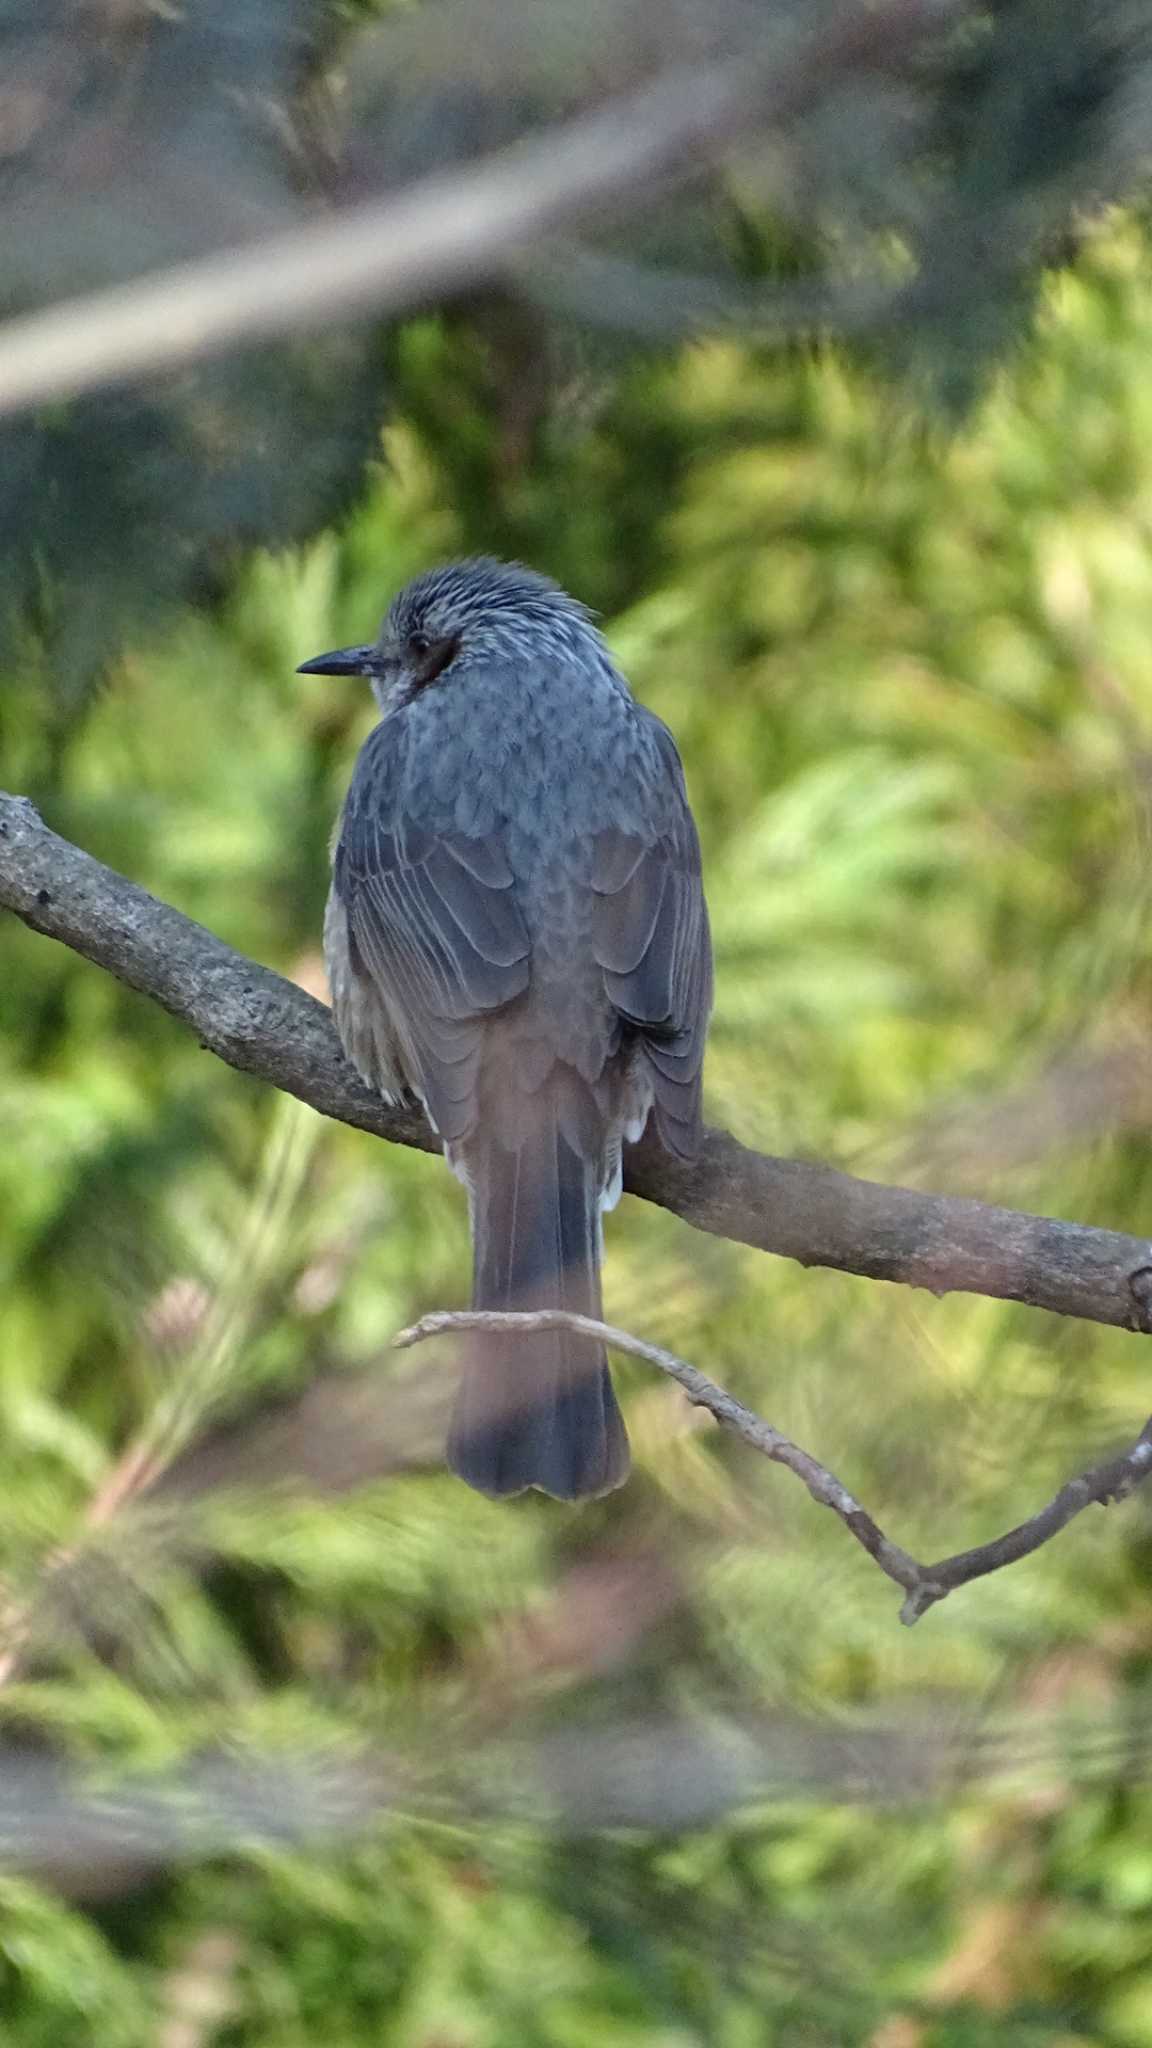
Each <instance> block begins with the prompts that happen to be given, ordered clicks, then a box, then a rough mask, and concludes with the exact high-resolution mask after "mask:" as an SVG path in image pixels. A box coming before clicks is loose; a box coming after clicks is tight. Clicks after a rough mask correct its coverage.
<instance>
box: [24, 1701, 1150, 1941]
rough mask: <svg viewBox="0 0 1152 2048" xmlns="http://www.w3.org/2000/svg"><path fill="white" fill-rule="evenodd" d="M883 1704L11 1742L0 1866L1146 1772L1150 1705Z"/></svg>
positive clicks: (198, 1853) (657, 1823) (138, 1882)
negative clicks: (217, 1736) (202, 1738)
mask: <svg viewBox="0 0 1152 2048" xmlns="http://www.w3.org/2000/svg"><path fill="white" fill-rule="evenodd" d="M890 1713H891V1718H890V1719H888V1720H884V1719H880V1718H879V1717H877V1718H875V1719H872V1718H871V1717H870V1718H868V1719H863V1718H862V1717H859V1716H854V1717H852V1718H847V1717H845V1718H844V1719H842V1720H840V1721H836V1720H834V1719H832V1718H830V1717H829V1716H827V1715H824V1716H812V1717H810V1718H804V1717H801V1716H799V1715H789V1714H782V1713H779V1712H776V1713H773V1714H772V1716H771V1717H770V1718H767V1719H763V1720H760V1719H751V1718H748V1717H744V1718H736V1717H735V1716H730V1715H724V1714H721V1713H720V1712H718V1711H716V1709H715V1707H713V1708H712V1709H711V1710H710V1711H709V1712H707V1713H706V1714H690V1713H686V1712H675V1713H674V1712H667V1713H663V1714H644V1713H635V1714H632V1715H627V1716H622V1717H619V1718H613V1719H610V1720H606V1721H601V1722H592V1721H589V1720H588V1719H587V1718H585V1719H582V1720H578V1721H577V1723H576V1724H575V1725H567V1726H564V1725H557V1724H553V1725H552V1726H550V1727H543V1728H542V1727H540V1726H538V1725H537V1726H533V1724H532V1722H531V1720H530V1719H528V1718H526V1719H525V1721H524V1722H523V1723H522V1724H521V1725H520V1726H517V1725H516V1724H515V1723H512V1725H510V1726H507V1727H506V1728H505V1729H504V1730H503V1731H502V1732H501V1733H500V1734H499V1735H496V1736H494V1737H493V1736H487V1737H485V1738H484V1740H483V1741H481V1742H477V1741H476V1740H474V1739H473V1738H472V1736H471V1734H470V1733H469V1735H468V1739H467V1740H466V1742H465V1744H464V1747H463V1749H461V1748H460V1747H458V1746H457V1745H458V1744H459V1742H460V1735H461V1731H460V1728H459V1725H458V1724H455V1725H454V1726H453V1728H452V1730H451V1732H450V1734H448V1733H446V1732H445V1731H444V1730H443V1729H440V1728H438V1727H433V1728H431V1729H429V1730H427V1731H425V1737H424V1740H423V1741H422V1742H420V1743H419V1745H418V1746H417V1745H413V1746H412V1747H411V1748H410V1749H409V1750H406V1751H401V1750H399V1749H393V1750H388V1749H385V1748H383V1747H381V1746H376V1747H375V1748H373V1749H368V1748H363V1749H360V1750H357V1749H356V1748H355V1747H354V1746H351V1745H349V1744H348V1743H346V1742H342V1743H340V1744H332V1745H329V1746H328V1747H327V1748H326V1749H320V1750H315V1749H314V1750H308V1749H305V1748H304V1747H302V1746H301V1747H299V1748H294V1749H292V1748H290V1749H287V1750H283V1751H281V1752H280V1753H279V1754H277V1755H276V1756H274V1757H272V1758H271V1759H270V1758H269V1757H268V1756H267V1755H266V1754H262V1753H261V1752H259V1751H253V1750H251V1749H247V1748H246V1747H243V1746H241V1745H240V1744H236V1745H233V1746H232V1747H230V1748H229V1750H228V1751H227V1752H221V1751H219V1750H213V1749H209V1750H207V1751H202V1752H201V1753H200V1754H199V1755H198V1756H197V1757H194V1758H192V1759H190V1760H186V1761H185V1762H184V1763H182V1764H180V1765H177V1766H175V1767H173V1768H171V1769H169V1770H166V1771H157V1770H153V1771H151V1772H150V1773H148V1774H147V1775H143V1774H141V1773H139V1772H136V1773H133V1772H130V1771H128V1770H125V1771H123V1772H121V1773H118V1774H115V1775H113V1773H112V1772H111V1771H110V1770H109V1768H108V1765H107V1763H104V1764H103V1765H102V1766H101V1768H100V1770H99V1772H98V1773H97V1774H96V1775H95V1776H94V1778H90V1779H88V1780H86V1779H85V1777H84V1775H83V1774H82V1773H81V1772H80V1771H79V1770H78V1769H76V1768H75V1767H73V1766H72V1765H70V1764H69V1763H68V1762H66V1761H65V1760H64V1759H62V1758H59V1757H56V1756H52V1755H48V1754H45V1753H43V1752H42V1751H39V1750H34V1749H22V1748H18V1747H17V1746H16V1745H15V1744H7V1745H5V1746H4V1747H2V1748H0V1869H3V1868H5V1867H7V1868H9V1869H10V1868H13V1867H15V1868H18V1869H21V1870H24V1871H27V1872H28V1873H29V1874H30V1875H31V1876H33V1877H35V1878H37V1879H38V1880H39V1881H40V1882H41V1883H43V1884H50V1885H52V1886H53V1887H54V1888H55V1889H56V1890H58V1891H60V1892H62V1893H63V1894H64V1895H65V1896H66V1897H72V1898H76V1899H80V1900H86V1901H88V1902H92V1903H97V1902H100V1901H102V1900H112V1899H115V1898H117V1897H120V1896H123V1894H125V1893H126V1892H131V1891H133V1890H137V1889H139V1888H140V1887H141V1886H143V1885H145V1884H147V1883H148V1882H149V1881H150V1880H152V1879H154V1878H155V1876H156V1875H157V1874H158V1873H159V1872H161V1871H164V1870H172V1869H173V1868H176V1867H178V1866H180V1865H182V1864H188V1863H194V1862H196V1861H198V1860H204V1859H207V1858H212V1857H219V1856H221V1855H235V1854H236V1853H237V1852H243V1851H247V1852H248V1853H252V1852H253V1851H255V1852H257V1853H258V1852H259V1851H261V1850H267V1849H271V1850H276V1849H281V1848H293V1847H301V1848H303V1847H306V1846H307V1845H309V1844H310V1843H311V1844H315V1843H317V1842H323V1841H325V1840H328V1841H346V1840H353V1839H356V1838H357V1837H359V1836H362V1835H363V1834H364V1832H365V1830H366V1829H368V1828H371V1827H373V1826H376V1825H378V1824H379V1823H380V1821H382V1820H387V1819H388V1817H389V1816H390V1815H393V1814H396V1813H403V1814H413V1813H415V1814H421V1813H423V1814H428V1815H430V1816H431V1817H432V1818H433V1819H434V1820H435V1821H437V1822H438V1823H443V1822H444V1820H445V1819H446V1818H447V1817H449V1816H451V1817H452V1818H458V1819H460V1820H471V1821H475V1820H476V1818H477V1817H479V1818H481V1819H483V1820H486V1821H489V1822H491V1821H492V1820H500V1821H509V1820H510V1821H512V1822H514V1823H523V1822H525V1821H528V1822H536V1823H540V1822H544V1823H545V1824H546V1825H547V1826H548V1827H549V1828H550V1830H551V1831H552V1832H553V1833H554V1834H555V1835H557V1836H579V1835H585V1834H592V1833H596V1832H598V1831H600V1830H602V1829H605V1828H652V1829H658V1830H661V1831H662V1832H665V1833H672V1832H680V1831H683V1830H685V1829H689V1828H704V1827H708V1826H711V1825H714V1824H715V1823H716V1822H718V1821H721V1820H723V1819H725V1818H726V1817H727V1816H728V1815H730V1814H731V1813H733V1812H735V1811H736V1810H738V1809H739V1808H740V1807H741V1806H746V1805H747V1804H748V1803H749V1802H750V1801H753V1800H757V1799H767V1798H776V1799H783V1800H788V1801H794V1800H798V1799H815V1800H819V1801H821V1802H826V1801H828V1800H829V1799H839V1800H853V1801H858V1802H861V1803H867V1804H872V1805H888V1804H891V1803H894V1802H899V1803H902V1804H906V1803H907V1802H908V1801H909V1800H910V1799H911V1800H916V1801H927V1800H931V1799H934V1798H939V1797H940V1796H941V1794H942V1793H947V1792H948V1791H949V1790H950V1789H951V1788H952V1787H953V1786H954V1785H955V1784H956V1783H957V1781H960V1782H966V1783H974V1784H977V1785H984V1784H1001V1785H1003V1784H1009V1785H1011V1784H1016V1785H1018V1786H1019V1787H1020V1789H1021V1791H1022V1792H1023V1793H1025V1794H1026V1795H1029V1796H1031V1797H1032V1798H1035V1797H1036V1796H1037V1794H1038V1793H1039V1794H1043V1795H1045V1796H1046V1797H1047V1798H1049V1799H1050V1798H1051V1797H1052V1796H1053V1795H1054V1794H1056V1795H1059V1794H1064V1795H1065V1796H1066V1794H1067V1790H1068V1787H1069V1786H1070V1785H1071V1786H1072V1787H1079V1786H1085V1785H1099V1784H1100V1783H1101V1782H1102V1781H1114V1779H1115V1777H1116V1776H1117V1775H1122V1776H1123V1778H1124V1780H1125V1782H1126V1783H1130V1784H1131V1783H1134V1782H1136V1781H1137V1780H1138V1779H1139V1780H1143V1779H1145V1778H1147V1776H1148V1773H1149V1769H1150V1766H1152V1725H1150V1722H1149V1717H1148V1712H1147V1706H1146V1703H1142V1702H1140V1701H1139V1700H1138V1701H1137V1702H1136V1703H1135V1706H1134V1705H1133V1703H1132V1702H1131V1701H1129V1702H1128V1704H1127V1706H1125V1707H1119V1706H1117V1707H1116V1708H1105V1709H1104V1710H1102V1711H1101V1710H1099V1709H1096V1710H1094V1711H1093V1712H1092V1713H1091V1714H1089V1715H1088V1716H1087V1717H1085V1718H1083V1719H1078V1718H1077V1717H1074V1716H1071V1715H1068V1714H1065V1713H1052V1712H1046V1713H1014V1714H1009V1715H1007V1716H1003V1717H1000V1718H999V1719H997V1720H990V1719H989V1718H987V1717H986V1716H984V1715H980V1714H976V1715H974V1714H973V1712H972V1710H971V1707H970V1706H966V1705H965V1704H964V1703H963V1702H962V1701H960V1700H958V1699H954V1700H947V1699H942V1698H940V1697H937V1698H936V1699H934V1700H933V1701H932V1703H931V1705H930V1707H929V1708H925V1707H924V1706H922V1705H917V1704H916V1703H913V1708H912V1711H909V1703H908V1702H907V1700H905V1701H902V1702H898V1703H896V1705H895V1709H894V1710H893V1709H890Z"/></svg>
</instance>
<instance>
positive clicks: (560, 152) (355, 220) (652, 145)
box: [0, 0, 957, 415]
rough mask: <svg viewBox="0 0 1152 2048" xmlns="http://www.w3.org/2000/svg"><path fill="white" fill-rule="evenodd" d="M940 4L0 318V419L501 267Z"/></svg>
mask: <svg viewBox="0 0 1152 2048" xmlns="http://www.w3.org/2000/svg"><path fill="white" fill-rule="evenodd" d="M956 13H957V8H956V4H955V0H878V4H875V5H872V6H861V5H860V4H859V0H850V4H847V5H845V6H844V8H843V9H842V11H841V13H840V15H839V17H838V18H834V19H833V20H832V21H830V22H829V23H828V24H827V25H826V26H824V27H823V28H822V29H821V30H820V32H819V33H814V34H809V35H805V36H802V37H801V38H799V39H798V41H797V43H796V45H795V47H794V48H793V49H792V51H791V52H790V53H789V55H788V57H787V58H782V57H781V53H780V49H779V46H778V45H777V44H773V45H772V47H771V48H770V49H766V50H764V51H762V52H760V51H757V50H755V49H752V50H749V51H747V52H745V53H744V54H743V55H742V56H741V57H740V58H738V59H735V58H734V59H732V60H731V61H730V62H728V63H724V64H714V65H711V66H703V67H702V66H697V67H696V68H694V69H692V70H682V71H674V72H668V73H667V74H665V75H664V76H662V77H658V78H656V79H655V80H654V81H652V82H650V83H649V84H647V85H645V86H643V87H642V88H640V89H639V90H637V91H636V92H633V93H629V94H621V95H620V96H619V97H618V98H617V99H615V100H612V101H609V102H608V104H607V105H605V106H602V107H599V108H596V109H594V110H593V111H591V112H584V113H581V114H578V115H576V116H575V117H573V118H572V119H571V120H568V121H565V122H561V123H557V124H556V125H555V126H553V127H552V128H550V129H547V130H546V131H545V132H544V133H542V134H539V135H537V136H534V137H532V138H530V139H529V140H527V141H525V142H521V143H518V144H516V145H515V146H514V147H512V148H510V149H507V150H502V151H499V152H497V153H495V154H493V155H489V156H487V157H482V158H480V159H479V160H477V161H475V162H471V163H468V164H466V165H465V166H463V168H462V169H461V170H459V171H457V172H454V173H451V174H447V173H444V174H439V175H437V176H434V177H429V178H425V179H421V180H419V181H418V182H415V183H413V184H412V185H410V186H408V187H406V188H403V189H402V190H401V191H400V192H398V193H395V194H390V195H389V196H388V197H387V198H386V199H372V200H368V201H365V202H363V203H362V204H359V205H354V206H348V207H345V208H344V209H343V210H342V211H341V212H340V213H338V214H335V215H332V216H330V217H329V218H328V219H326V220H321V221H312V222H309V223H308V224H307V225H306V226H303V227H299V228H294V229H292V230H291V231H289V232H287V233H282V234H278V235H274V236H269V237H267V238H266V239H263V240H260V241H253V242H250V243H248V244H246V245H245V246H244V247H242V248H239V249H231V250H227V251H225V252H224V253H222V254H219V255H213V256H208V257H202V258H200V259H198V260H197V261H195V262H190V263H186V264H182V265H180V266H179V267H177V268H175V269H171V270H168V271H165V272H161V273H159V274H154V275H152V276H150V277H145V278H142V279H140V280H139V281H138V282H137V283H134V284H128V285H121V286H117V287H115V288H113V289H110V290H107V291H102V292H95V293H92V294H91V295H90V296H88V297H86V298H81V299H73V300H71V301H67V302H65V303H64V304H62V305H56V306H50V307H48V308H46V309H45V310H44V311H41V312H37V313H30V314H26V315H24V316H22V317H21V318H18V319H14V320H10V321H8V322H7V323H6V324H5V325H4V326H3V327H0V415H2V414H11V413H15V412H20V411H23V410H26V409H27V408H28V407H29V406H34V405H41V404H43V403H44V402H45V401H46V400H48V399H52V398H59V397H62V396H69V397H71V396H74V395H75V394H77V393H79V392H82V391H93V390H98V389H100V388H101V387H103V386H106V385H109V384H113V383H116V382H119V381H121V380H123V379H126V378H131V377H137V376H142V375H145V374H150V373H155V372H157V371H161V370H171V369H174V368H177V367H179V366H181V365H183V364H185V363H189V362H193V361H196V360H200V359H203V358H204V357H206V356H210V355H216V354H219V353H221V352H222V351H224V350H226V349H229V348H233V347H236V346H238V345H241V344H251V343H254V342H258V341H267V340H271V339H273V338H275V337H277V336H280V335H284V334H299V333H302V332H304V331H306V330H309V329H315V328H321V327H327V326H330V325H331V324H332V323H333V322H334V321H337V320H342V319H349V318H352V317H359V318H365V317H367V316H369V315H375V316H381V315H383V314H391V315H396V314H399V313H403V312H405V311H407V310H409V309H410V308H411V307H412V306H414V305H420V304H426V303H427V302H429V301H430V300H436V299H437V298H442V297H444V296H445V295H446V294H448V293H450V292H452V291H455V290H459V289H460V288H461V287H462V286H465V285H471V284H475V283H476V282H477V281H478V280H480V279H483V278H485V277H492V276H496V275H500V274H501V273H502V272H503V271H504V270H505V269H506V267H507V266H508V265H509V263H511V262H513V261H514V260H515V259H516V258H518V257H522V256H523V255H524V254H525V253H526V252H528V251H531V250H532V249H539V248H541V247H543V248H547V246H548V244H549V242H550V240H551V238H552V237H553V236H555V235H556V234H558V233H562V232H564V231H565V230H567V229H573V228H577V227H579V226H581V225H582V224H583V223H585V222H588V221H593V220H596V219H598V218H599V217H601V216H602V215H604V214H605V213H606V212H609V211H612V210H619V209H620V208H621V207H622V206H623V205H624V204H625V203H628V204H634V203H635V202H636V201H638V200H648V199H650V198H651V197H652V196H653V194H655V193H659V192H663V191H668V190H671V189H674V188H675V187H677V186H680V185H683V184H685V183H687V182H689V181H691V180H692V179H693V178H697V177H699V175H700V173H701V171H702V170H704V169H705V168H707V167H708V166H709V165H710V164H713V163H715V162H716V161H717V160H718V159H719V158H720V157H721V156H722V155H723V154H724V152H725V151H726V150H727V149H728V148H730V147H731V146H732V144H733V143H735V142H737V141H738V140H739V139H740V138H741V137H743V136H747V135H750V134H755V133H763V132H764V131H765V130H771V129H773V128H775V129H777V130H778V129H780V128H781V127H783V126H785V125H786V124H787V123H788V122H790V121H793V120H795V119H796V118H797V117H798V116H800V115H802V114H803V113H805V112H806V111H807V110H808V109H809V107H810V106H811V105H812V104H813V103H814V102H815V101H816V100H817V98H818V97H819V95H820V94H821V93H824V92H826V91H827V90H828V88H829V87H830V86H831V87H834V86H835V85H836V84H837V82H838V81H839V80H841V79H842V78H844V77H847V76H850V75H852V74H853V73H857V72H860V71H863V70H870V71H877V72H883V71H889V70H892V69H894V68H896V69H899V68H900V67H902V66H903V65H904V64H906V63H907V62H908V60H909V59H911V58H912V57H914V56H916V55H917V54H918V53H920V52H921V51H922V50H923V48H924V47H925V45H926V44H928V43H929V42H931V41H933V40H935V39H936V38H938V37H940V36H941V35H943V34H946V33H947V32H948V30H949V29H950V27H951V26H952V23H953V22H954V20H955V18H956Z"/></svg>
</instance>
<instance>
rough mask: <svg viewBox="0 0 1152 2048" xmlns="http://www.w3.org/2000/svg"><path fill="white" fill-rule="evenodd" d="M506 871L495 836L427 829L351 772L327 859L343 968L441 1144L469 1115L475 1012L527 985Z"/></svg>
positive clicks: (467, 1124) (478, 1020) (479, 1025)
mask: <svg viewBox="0 0 1152 2048" xmlns="http://www.w3.org/2000/svg"><path fill="white" fill-rule="evenodd" d="M378 730H380V728H378ZM369 765H370V764H369ZM513 879H514V878H513V874H512V870H511V868H510V867H509V865H508V861H507V858H506V856H505V853H504V849H503V845H502V844H501V842H500V839H499V837H498V836H497V835H492V836H490V837H488V838H483V839H478V838H470V837H468V836H466V835H465V834H463V833H432V832H430V831H428V830H426V829H425V828H424V827H423V826H421V825H420V824H419V823H418V822H416V821H415V820H414V819H413V818H411V817H410V816H408V815H406V814H405V812H404V810H403V808H402V806H401V805H400V804H399V803H398V802H396V801H394V800H393V801H388V800H387V792H386V791H385V789H384V787H383V786H382V783H381V780H380V779H379V778H378V777H376V776H373V775H372V774H371V773H367V774H366V775H365V776H364V777H363V778H361V777H359V776H357V778H354V780H353V786H352V789H351V791H350V792H349V797H348V803H347V806H346V808H345V813H344V818H343V823H342V826H341V831H340V838H339V842H338V845H337V848H336V856H335V862H334V885H335V888H336V890H337V892H338V894H339V897H340V900H341V902H342V904H343V905H344V909H345V912H346V915H347V920H348V935H349V942H350V948H351V952H352V956H353V958H352V967H353V971H354V972H356V973H358V974H359V975H360V977H361V978H362V980H364V981H366V982H367V983H368V984H369V985H370V986H369V991H368V993H369V999H370V1000H371V999H372V998H373V997H374V998H375V999H376V1000H379V1001H381V1002H382V1003H383V1004H384V1006H385V1008H386V1010H387V1013H388V1016H389V1020H390V1022H391V1024H392V1026H393V1029H394V1030H395V1032H396V1035H397V1037H398V1039H399V1041H400V1044H401V1046H402V1047H403V1049H404V1053H405V1063H406V1065H408V1066H409V1067H410V1069H411V1078H412V1080H413V1082H414V1084H415V1085H416V1086H417V1087H418V1089H419V1092H420V1094H421V1095H422V1096H423V1098H424V1101H425V1104H426V1106H427V1109H428V1113H429V1115H430V1117H431V1118H432V1121H433V1122H434V1123H435V1125H436V1128H437V1130H438V1131H439V1132H440V1134H441V1136H442V1137H443V1138H444V1140H445V1142H446V1143H449V1144H451V1143H453V1142H454V1141H456V1140H459V1139H461V1138H463V1137H466V1136H467V1134H468V1132H469V1131H470V1129H471V1128H472V1124H473V1121H474V1118H475V1113H476V1079H477V1071H478V1066H479V1060H480V1051H481V1045H482V1039H483V1026H484V1020H485V1018H486V1016H488V1015H489V1014H490V1013H491V1012H492V1011H493V1010H498V1009H500V1008H501V1007H502V1006H503V1005H504V1004H505V1003H508V1002H511V1001H512V999H513V998H514V997H515V996H518V995H519V994H521V992H522V991H523V990H524V989H525V988H526V987H527V986H528V976H529V950H530V949H529V941H528V933H527V930H526V927H525V924H524V919H523V917H522V915H521V912H520V907H519V904H518V903H517V901H516V896H515V892H514V889H513Z"/></svg>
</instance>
